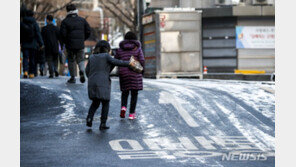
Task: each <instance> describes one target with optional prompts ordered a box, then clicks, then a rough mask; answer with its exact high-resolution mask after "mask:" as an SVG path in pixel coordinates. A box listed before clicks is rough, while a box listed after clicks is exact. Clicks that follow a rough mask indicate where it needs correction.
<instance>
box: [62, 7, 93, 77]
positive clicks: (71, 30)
mask: <svg viewBox="0 0 296 167" xmlns="http://www.w3.org/2000/svg"><path fill="white" fill-rule="evenodd" d="M66 9H67V17H66V18H65V19H64V20H63V21H62V23H61V28H60V32H61V37H62V41H63V43H65V45H66V49H67V54H68V61H69V71H70V75H71V78H70V79H69V80H68V83H75V82H76V79H75V66H76V63H77V64H78V67H79V75H80V82H81V83H84V82H85V77H84V41H85V40H86V39H87V38H89V36H90V33H91V30H90V26H89V24H88V23H87V21H86V20H85V19H84V18H82V17H79V16H78V15H77V14H78V10H77V9H76V7H75V5H73V4H70V5H68V6H67V7H66ZM75 62H76V63H75Z"/></svg>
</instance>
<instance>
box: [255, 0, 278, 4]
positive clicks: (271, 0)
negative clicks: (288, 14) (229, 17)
mask: <svg viewBox="0 0 296 167" xmlns="http://www.w3.org/2000/svg"><path fill="white" fill-rule="evenodd" d="M253 5H274V0H253Z"/></svg>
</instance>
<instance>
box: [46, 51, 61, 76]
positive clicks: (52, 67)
mask: <svg viewBox="0 0 296 167" xmlns="http://www.w3.org/2000/svg"><path fill="white" fill-rule="evenodd" d="M58 60H59V55H58V54H46V61H47V65H48V70H49V75H51V76H52V75H53V73H54V72H55V71H56V72H57V71H58V64H59V62H58Z"/></svg>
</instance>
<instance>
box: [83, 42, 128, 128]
mask: <svg viewBox="0 0 296 167" xmlns="http://www.w3.org/2000/svg"><path fill="white" fill-rule="evenodd" d="M109 52H110V45H109V43H108V42H107V41H104V40H101V41H99V42H98V43H97V45H96V47H95V49H94V53H93V55H91V56H90V57H89V60H88V63H87V66H86V76H87V78H88V96H89V98H90V99H91V100H92V104H91V106H90V108H89V112H88V115H87V118H86V125H87V126H88V127H91V126H92V121H93V117H94V114H95V112H96V110H97V109H98V108H99V106H100V103H102V105H103V106H102V112H101V124H100V130H103V129H109V127H108V126H107V125H106V121H107V118H108V111H109V102H110V95H111V79H110V72H111V71H112V70H113V68H114V66H124V67H128V66H129V64H130V65H131V66H133V62H129V61H121V60H117V59H114V58H112V57H111V56H110V55H109Z"/></svg>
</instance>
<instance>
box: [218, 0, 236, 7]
mask: <svg viewBox="0 0 296 167" xmlns="http://www.w3.org/2000/svg"><path fill="white" fill-rule="evenodd" d="M238 4H239V0H215V5H216V6H232V5H238Z"/></svg>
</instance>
